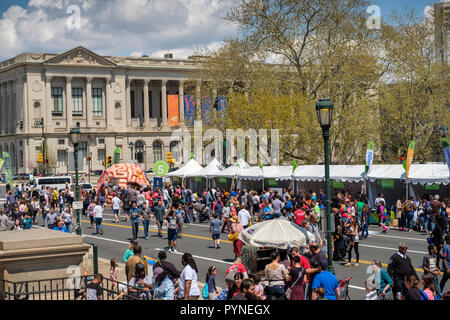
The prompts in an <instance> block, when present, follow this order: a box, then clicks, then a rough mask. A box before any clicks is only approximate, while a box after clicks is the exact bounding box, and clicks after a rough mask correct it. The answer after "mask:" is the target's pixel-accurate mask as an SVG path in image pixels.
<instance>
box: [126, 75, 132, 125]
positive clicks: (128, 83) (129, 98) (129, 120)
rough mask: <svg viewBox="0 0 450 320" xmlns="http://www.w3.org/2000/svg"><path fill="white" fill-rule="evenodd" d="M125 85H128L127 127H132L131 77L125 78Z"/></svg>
mask: <svg viewBox="0 0 450 320" xmlns="http://www.w3.org/2000/svg"><path fill="white" fill-rule="evenodd" d="M125 86H126V90H125V95H126V102H127V105H126V111H127V127H129V128H131V90H130V86H131V79H130V78H128V76H127V78H126V80H125Z"/></svg>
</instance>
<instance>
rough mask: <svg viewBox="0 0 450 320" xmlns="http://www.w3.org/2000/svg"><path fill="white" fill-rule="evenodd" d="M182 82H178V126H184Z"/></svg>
mask: <svg viewBox="0 0 450 320" xmlns="http://www.w3.org/2000/svg"><path fill="white" fill-rule="evenodd" d="M183 84H184V81H183V80H180V82H179V87H178V99H179V100H178V101H179V108H180V124H181V125H183V124H184V88H183Z"/></svg>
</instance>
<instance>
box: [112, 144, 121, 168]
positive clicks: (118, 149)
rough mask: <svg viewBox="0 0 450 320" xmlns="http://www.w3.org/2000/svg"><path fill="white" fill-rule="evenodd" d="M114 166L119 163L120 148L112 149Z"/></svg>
mask: <svg viewBox="0 0 450 320" xmlns="http://www.w3.org/2000/svg"><path fill="white" fill-rule="evenodd" d="M113 161H114V164H118V163H119V162H120V147H117V148H116V149H114V159H113Z"/></svg>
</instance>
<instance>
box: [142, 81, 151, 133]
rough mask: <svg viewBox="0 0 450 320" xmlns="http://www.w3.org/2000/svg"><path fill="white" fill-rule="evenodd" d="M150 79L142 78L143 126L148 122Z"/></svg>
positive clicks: (146, 125)
mask: <svg viewBox="0 0 450 320" xmlns="http://www.w3.org/2000/svg"><path fill="white" fill-rule="evenodd" d="M149 82H150V80H149V79H144V89H143V90H144V127H148V125H149V124H150V104H149V101H148V84H149Z"/></svg>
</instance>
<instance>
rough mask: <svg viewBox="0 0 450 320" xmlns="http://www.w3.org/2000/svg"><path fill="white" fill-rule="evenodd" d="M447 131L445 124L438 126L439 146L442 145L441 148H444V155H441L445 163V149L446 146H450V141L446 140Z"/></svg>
mask: <svg viewBox="0 0 450 320" xmlns="http://www.w3.org/2000/svg"><path fill="white" fill-rule="evenodd" d="M447 132H448V128H447V126H445V125H442V126H441V127H440V128H439V134H440V135H441V146H442V149H443V150H444V155H443V157H444V163H445V161H446V160H445V151H446V148H448V147H449V146H450V142H449V141H448V139H447Z"/></svg>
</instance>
